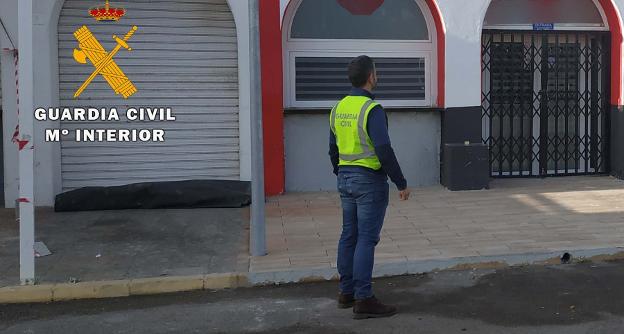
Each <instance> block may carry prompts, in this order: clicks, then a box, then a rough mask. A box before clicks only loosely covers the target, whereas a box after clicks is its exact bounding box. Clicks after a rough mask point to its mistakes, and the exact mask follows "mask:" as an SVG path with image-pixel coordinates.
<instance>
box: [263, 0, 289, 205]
mask: <svg viewBox="0 0 624 334" xmlns="http://www.w3.org/2000/svg"><path fill="white" fill-rule="evenodd" d="M260 66H261V68H262V117H263V119H262V126H263V136H264V189H265V192H266V195H267V196H272V195H279V194H282V193H283V192H284V183H285V171H284V110H283V101H284V98H283V91H284V89H283V85H284V84H283V76H282V70H283V65H282V32H281V28H280V5H279V0H261V1H260Z"/></svg>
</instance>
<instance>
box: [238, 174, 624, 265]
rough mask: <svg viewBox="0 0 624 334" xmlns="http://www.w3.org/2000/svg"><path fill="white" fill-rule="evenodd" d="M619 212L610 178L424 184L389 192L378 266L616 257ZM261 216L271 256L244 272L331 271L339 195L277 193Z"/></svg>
mask: <svg viewBox="0 0 624 334" xmlns="http://www.w3.org/2000/svg"><path fill="white" fill-rule="evenodd" d="M623 213H624V182H623V181H621V180H617V179H615V178H612V177H608V176H587V177H583V176H580V177H566V178H547V179H510V180H495V181H493V182H492V184H491V189H490V190H482V191H468V192H451V191H448V190H445V189H444V188H442V187H431V188H423V189H416V190H415V191H414V193H413V196H412V198H411V199H410V200H409V201H406V202H401V201H399V200H398V194H397V193H393V194H391V203H390V206H389V208H388V212H387V218H386V222H385V225H384V228H383V230H382V237H381V241H380V243H379V245H378V246H377V251H376V254H375V258H376V259H375V260H376V266H377V267H380V266H383V265H384V264H394V265H395V267H396V266H397V265H398V266H403V264H405V266H409V265H410V264H411V263H418V262H421V261H425V260H444V259H453V258H471V259H474V260H475V261H476V262H481V261H482V260H483V259H493V260H497V261H499V260H500V261H504V260H505V256H508V255H509V256H513V255H522V254H559V253H563V252H565V251H570V252H572V251H577V253H578V251H580V250H583V251H591V250H605V249H613V251H616V249H617V248H618V247H622V246H624V214H623ZM267 215H268V218H267V233H268V251H269V255H268V256H265V257H254V258H252V259H251V266H250V272H267V271H276V270H298V269H302V268H325V269H328V270H331V269H333V268H335V267H336V249H337V243H338V238H339V235H340V230H341V210H340V201H339V197H338V195H337V194H336V193H301V194H296V193H295V194H287V195H285V196H281V197H274V198H271V199H270V200H269V203H268V204H267ZM578 254H581V253H578ZM591 254H593V253H592V252H590V253H587V255H591ZM573 255H575V254H573ZM479 259H482V260H479ZM530 260H531V258H530V257H527V261H530Z"/></svg>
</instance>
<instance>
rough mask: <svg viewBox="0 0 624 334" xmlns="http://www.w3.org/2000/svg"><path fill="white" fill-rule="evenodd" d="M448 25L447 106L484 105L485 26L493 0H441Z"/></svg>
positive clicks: (439, 3)
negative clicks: (483, 56) (483, 42)
mask: <svg viewBox="0 0 624 334" xmlns="http://www.w3.org/2000/svg"><path fill="white" fill-rule="evenodd" d="M437 2H438V6H439V7H440V12H441V13H442V17H443V18H444V23H445V25H446V50H445V51H446V60H445V62H446V68H445V72H446V80H445V84H444V86H445V104H446V105H445V107H447V108H453V107H471V106H480V105H481V26H482V22H483V18H484V17H485V12H486V11H487V7H488V5H489V2H490V0H438V1H437Z"/></svg>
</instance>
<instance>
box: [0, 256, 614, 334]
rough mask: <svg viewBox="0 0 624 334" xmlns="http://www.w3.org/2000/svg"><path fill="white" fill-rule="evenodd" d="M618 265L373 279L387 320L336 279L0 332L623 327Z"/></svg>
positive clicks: (72, 314) (103, 310)
mask: <svg viewBox="0 0 624 334" xmlns="http://www.w3.org/2000/svg"><path fill="white" fill-rule="evenodd" d="M623 282H624V263H602V264H591V263H584V264H574V265H572V264H571V265H559V266H551V267H519V268H511V269H505V270H497V271H494V270H485V271H474V270H473V271H449V272H439V273H431V274H427V275H421V276H403V277H395V278H388V279H378V280H376V281H375V289H376V293H377V296H378V297H379V298H380V299H381V300H383V301H387V302H391V303H395V304H397V305H398V306H399V308H400V313H399V314H398V315H396V316H394V317H392V318H386V319H369V320H358V321H356V320H352V319H351V310H339V309H337V308H336V304H335V300H334V297H335V294H336V283H335V282H329V283H315V284H300V285H289V286H280V287H268V288H253V289H239V290H234V291H221V292H211V291H204V292H194V293H183V294H172V295H161V296H146V297H133V298H122V299H114V300H99V301H78V302H68V303H56V304H48V305H4V306H0V333H46V334H54V333H81V334H82V333H88V334H97V333H107V334H108V333H150V334H151V333H272V334H273V333H275V334H282V333H283V334H291V333H323V334H337V333H443V334H447V333H479V334H487V333H496V334H499V333H505V334H507V333H510V334H513V333H565V334H576V333H588V334H589V333H591V334H600V333H609V334H617V333H624V284H623Z"/></svg>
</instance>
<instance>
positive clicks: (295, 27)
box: [290, 0, 429, 40]
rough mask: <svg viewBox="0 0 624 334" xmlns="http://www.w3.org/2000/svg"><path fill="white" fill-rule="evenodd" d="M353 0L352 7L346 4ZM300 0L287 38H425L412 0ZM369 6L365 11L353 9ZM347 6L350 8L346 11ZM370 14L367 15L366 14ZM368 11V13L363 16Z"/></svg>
mask: <svg viewBox="0 0 624 334" xmlns="http://www.w3.org/2000/svg"><path fill="white" fill-rule="evenodd" d="M349 1H351V2H353V5H352V6H353V8H351V6H350V5H349ZM357 1H359V2H360V3H356V2H355V1H354V0H343V1H336V0H312V1H310V0H304V1H302V2H301V5H300V6H299V8H298V9H297V14H296V15H295V17H294V20H293V24H292V27H291V31H290V38H293V39H297V38H302V39H377V40H428V39H429V31H428V29H427V22H426V21H425V17H424V16H423V13H422V11H421V10H420V8H419V7H418V4H417V3H416V1H414V0H392V1H381V2H379V3H376V2H375V1H371V0H366V1H368V2H369V3H370V4H364V3H363V2H366V1H362V0H357ZM365 5H367V6H369V7H370V8H369V9H370V10H369V11H367V12H366V14H362V13H360V12H357V11H354V10H353V9H356V8H362V7H363V6H365ZM350 9H351V10H350ZM368 13H370V14H368ZM367 14H368V15H367Z"/></svg>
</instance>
